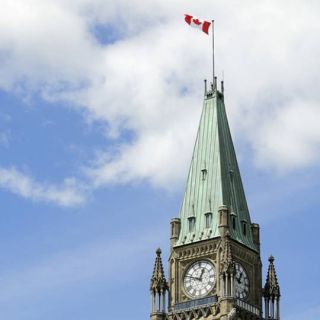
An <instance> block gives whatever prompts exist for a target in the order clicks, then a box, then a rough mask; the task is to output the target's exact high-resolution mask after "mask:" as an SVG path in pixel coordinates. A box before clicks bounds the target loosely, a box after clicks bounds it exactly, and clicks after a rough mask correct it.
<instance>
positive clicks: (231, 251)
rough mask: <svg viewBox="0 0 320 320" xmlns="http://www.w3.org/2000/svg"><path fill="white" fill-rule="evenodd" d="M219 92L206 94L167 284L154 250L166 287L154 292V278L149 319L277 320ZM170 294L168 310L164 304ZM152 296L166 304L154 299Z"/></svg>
mask: <svg viewBox="0 0 320 320" xmlns="http://www.w3.org/2000/svg"><path fill="white" fill-rule="evenodd" d="M215 82H216V81H215ZM221 88H222V89H221V91H218V90H217V88H216V85H212V86H211V90H209V91H208V90H207V88H205V95H204V103H203V111H202V115H201V119H200V124H199V129H198V133H197V137H196V142H195V146H194V151H193V156H192V160H191V165H190V170H189V175H188V178H187V183H186V188H185V193H184V197H183V201H182V206H181V210H180V215H179V218H174V219H172V221H171V237H170V256H169V276H168V285H167V282H166V280H165V278H164V274H163V270H162V264H161V258H160V251H157V258H156V265H157V264H159V263H160V264H161V268H160V269H161V270H162V271H161V272H159V276H158V278H159V279H160V278H161V279H163V280H161V281H160V283H162V284H161V285H153V283H158V282H159V281H158V282H157V281H155V280H153V279H155V272H154V274H153V277H152V280H151V283H152V284H151V296H152V313H151V319H152V320H165V319H167V320H191V319H200V320H202V319H203V320H204V319H206V320H214V319H221V320H227V319H235V320H245V319H246V320H247V319H250V320H260V319H276V320H279V319H280V313H279V310H280V309H279V308H280V307H279V299H280V289H279V285H278V281H277V278H276V274H275V269H274V265H273V260H274V259H273V257H272V258H270V259H269V261H270V266H269V270H268V276H267V282H266V285H265V287H264V289H263V288H262V264H261V259H260V236H259V225H258V224H256V223H252V222H251V219H250V214H249V210H248V206H247V202H246V197H245V194H244V190H243V185H242V181H241V176H240V171H239V167H238V163H237V158H236V154H235V150H234V146H233V142H232V138H231V134H230V129H229V124H228V120H227V115H226V111H225V105H224V92H223V83H222V86H221ZM159 259H160V262H159ZM156 265H155V268H156ZM158 269H159V268H158ZM167 290H168V309H167V310H166V309H164V308H163V305H164V302H161V299H164V298H163V297H164V296H165V294H166V291H167ZM155 293H158V296H159V295H160V296H161V297H162V298H159V297H158V298H154V297H155V295H156V294H155ZM263 298H264V300H265V303H264V304H263V301H262V300H263ZM155 299H156V300H157V299H158V301H159V302H158V307H156V306H155V301H156V300H155ZM263 308H264V310H263Z"/></svg>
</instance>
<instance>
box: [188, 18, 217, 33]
mask: <svg viewBox="0 0 320 320" xmlns="http://www.w3.org/2000/svg"><path fill="white" fill-rule="evenodd" d="M184 20H185V21H186V23H187V24H188V25H189V26H191V27H194V28H198V29H200V30H202V31H203V32H204V33H206V34H209V28H210V26H211V22H209V21H205V20H200V19H199V18H196V17H194V16H190V15H189V14H185V18H184Z"/></svg>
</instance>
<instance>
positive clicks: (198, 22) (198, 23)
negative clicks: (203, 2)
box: [192, 19, 202, 26]
mask: <svg viewBox="0 0 320 320" xmlns="http://www.w3.org/2000/svg"><path fill="white" fill-rule="evenodd" d="M192 21H193V23H194V24H197V25H198V26H200V24H202V22H201V21H200V20H199V19H193V20H192Z"/></svg>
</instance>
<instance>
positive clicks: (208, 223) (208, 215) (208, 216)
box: [206, 212, 212, 229]
mask: <svg viewBox="0 0 320 320" xmlns="http://www.w3.org/2000/svg"><path fill="white" fill-rule="evenodd" d="M211 224H212V213H211V212H207V213H206V228H207V229H209V228H211Z"/></svg>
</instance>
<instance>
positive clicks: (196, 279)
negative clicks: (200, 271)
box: [186, 276, 199, 280]
mask: <svg viewBox="0 0 320 320" xmlns="http://www.w3.org/2000/svg"><path fill="white" fill-rule="evenodd" d="M186 278H191V279H196V280H199V278H198V277H192V276H186Z"/></svg>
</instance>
